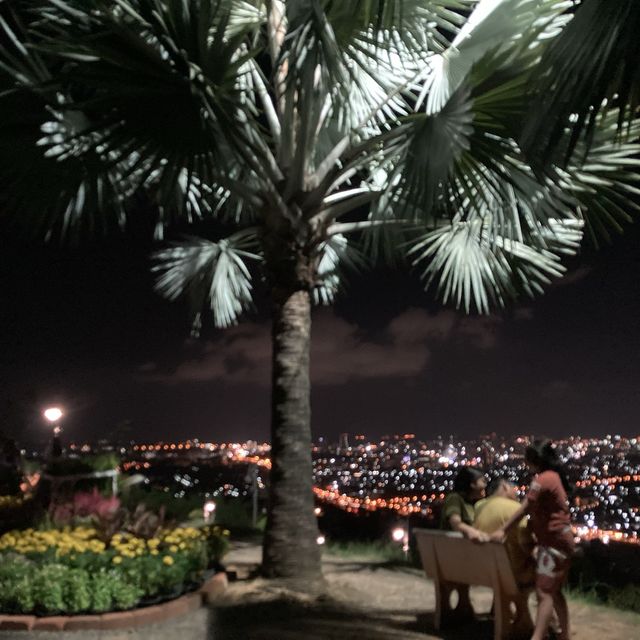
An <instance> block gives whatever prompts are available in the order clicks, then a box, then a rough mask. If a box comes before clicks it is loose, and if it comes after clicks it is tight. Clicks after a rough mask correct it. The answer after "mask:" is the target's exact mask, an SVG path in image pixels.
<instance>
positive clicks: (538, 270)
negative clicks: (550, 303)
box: [409, 217, 583, 313]
mask: <svg viewBox="0 0 640 640" xmlns="http://www.w3.org/2000/svg"><path fill="white" fill-rule="evenodd" d="M582 226H583V223H582V221H580V220H550V221H549V225H548V226H546V227H541V226H540V225H537V226H536V227H534V228H532V229H529V230H528V232H529V233H528V234H527V235H528V237H529V238H532V239H535V240H537V242H535V243H532V244H527V243H526V242H523V241H519V240H514V239H512V238H505V237H503V236H500V235H496V234H495V233H494V232H492V231H491V225H490V224H489V223H488V221H487V220H486V219H482V218H480V217H476V218H473V219H468V220H465V221H463V220H460V219H458V220H454V221H452V222H450V223H446V224H444V225H443V226H442V227H441V228H439V229H435V230H434V231H430V232H428V233H426V234H424V235H422V236H418V237H417V238H416V239H415V240H414V241H413V243H412V244H411V246H410V248H409V255H410V256H411V257H413V265H414V266H419V265H422V264H423V263H425V262H426V267H425V268H424V269H423V271H422V273H421V276H422V278H423V279H424V280H425V282H426V286H430V285H431V284H432V283H433V282H434V281H435V280H437V281H438V289H439V291H440V293H441V295H442V298H443V301H444V302H445V303H447V302H448V301H452V302H454V304H455V305H456V307H462V308H464V309H465V311H467V312H469V311H470V310H471V309H472V308H476V309H477V310H478V311H479V312H480V313H488V312H489V310H490V307H491V306H492V305H498V306H504V305H505V303H506V301H507V300H508V299H513V298H515V297H516V296H517V294H518V293H520V292H523V291H524V292H525V293H527V294H529V295H531V296H532V295H534V294H535V293H541V292H542V290H543V287H544V286H546V285H548V284H549V283H550V281H551V279H552V278H558V277H560V276H561V275H562V274H563V273H564V272H565V267H564V266H563V265H562V263H561V255H566V254H572V253H575V251H576V250H577V248H578V247H579V245H580V241H581V239H582ZM536 236H538V237H537V238H536ZM541 244H544V245H546V246H547V247H548V248H546V249H541V248H540V245H541Z"/></svg>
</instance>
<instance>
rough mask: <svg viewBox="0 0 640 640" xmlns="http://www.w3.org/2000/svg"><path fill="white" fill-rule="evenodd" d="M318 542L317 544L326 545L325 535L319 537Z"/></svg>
mask: <svg viewBox="0 0 640 640" xmlns="http://www.w3.org/2000/svg"><path fill="white" fill-rule="evenodd" d="M316 542H317V543H318V544H324V543H325V542H326V538H325V537H324V536H323V535H319V536H318V537H317V538H316Z"/></svg>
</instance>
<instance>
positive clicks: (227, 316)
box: [153, 229, 261, 327]
mask: <svg viewBox="0 0 640 640" xmlns="http://www.w3.org/2000/svg"><path fill="white" fill-rule="evenodd" d="M256 247H257V240H256V232H255V230H254V229H245V230H244V231H239V232H237V233H234V234H232V235H231V236H229V237H228V238H225V239H223V240H220V241H219V242H210V241H207V240H202V239H200V238H190V239H189V240H187V241H186V242H183V243H175V244H173V245H172V246H171V247H169V248H167V249H163V250H161V251H158V252H156V253H155V254H154V262H155V264H154V266H153V271H154V272H155V273H157V274H159V275H158V277H157V280H156V285H155V288H156V291H158V293H160V294H162V295H163V296H164V297H166V298H168V299H169V300H175V299H176V298H178V297H180V296H182V295H187V296H188V297H189V298H191V301H192V304H194V310H195V311H196V313H197V312H199V311H200V310H201V309H202V308H203V307H204V304H205V302H206V301H207V300H208V301H209V304H210V307H211V311H212V313H213V320H214V322H215V324H216V326H218V327H229V326H231V325H233V324H236V323H237V321H238V317H239V316H240V314H241V313H242V312H243V311H245V310H246V309H248V308H249V307H250V306H251V290H252V285H251V273H250V271H249V269H248V267H247V265H246V261H247V260H260V259H261V258H260V256H259V255H258V254H257V253H255V252H254V250H255V248H256Z"/></svg>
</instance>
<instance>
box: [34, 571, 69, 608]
mask: <svg viewBox="0 0 640 640" xmlns="http://www.w3.org/2000/svg"><path fill="white" fill-rule="evenodd" d="M67 572H68V569H67V567H65V566H63V565H61V564H45V565H44V566H42V567H38V568H36V570H35V572H34V576H33V599H34V604H35V607H36V608H38V609H40V608H41V609H43V610H44V611H45V612H46V613H58V612H61V611H65V609H66V607H65V601H64V582H65V579H66V574H67Z"/></svg>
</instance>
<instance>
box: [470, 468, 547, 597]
mask: <svg viewBox="0 0 640 640" xmlns="http://www.w3.org/2000/svg"><path fill="white" fill-rule="evenodd" d="M519 507H520V503H519V502H518V498H517V496H516V488H515V486H514V485H513V484H511V483H510V482H509V481H508V480H505V479H504V478H496V479H495V480H493V481H492V482H491V483H490V484H489V486H488V487H487V499H486V500H481V501H480V502H478V503H477V504H476V514H475V520H474V521H473V526H474V527H475V528H476V529H478V530H479V531H484V532H485V533H493V532H494V531H496V530H497V529H500V528H502V527H503V526H504V523H505V522H507V521H508V520H509V518H510V517H511V516H512V515H513V514H514V513H515V512H516V511H517V510H518V509H519ZM534 546H535V543H534V541H533V537H532V535H531V532H530V531H529V527H528V526H527V519H526V518H523V519H522V520H521V521H520V524H519V526H517V527H513V529H511V531H509V533H508V534H507V538H506V540H505V547H506V549H507V555H508V556H509V560H510V561H511V568H512V569H513V575H514V576H515V579H516V582H517V583H518V586H519V587H520V588H521V589H523V588H526V587H530V586H532V585H533V582H534V577H535V562H534V559H533V548H534Z"/></svg>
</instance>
